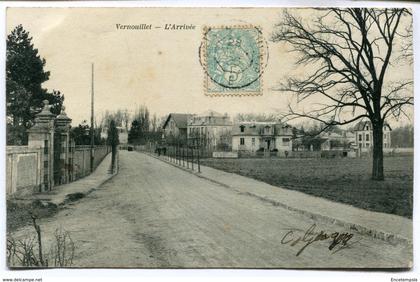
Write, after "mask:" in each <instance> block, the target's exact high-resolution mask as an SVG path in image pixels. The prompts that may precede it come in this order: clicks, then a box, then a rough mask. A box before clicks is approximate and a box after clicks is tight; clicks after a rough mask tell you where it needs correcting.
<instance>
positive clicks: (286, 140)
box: [282, 138, 290, 146]
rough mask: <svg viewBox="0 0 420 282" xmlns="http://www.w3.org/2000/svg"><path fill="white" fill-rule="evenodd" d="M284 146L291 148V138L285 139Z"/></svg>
mask: <svg viewBox="0 0 420 282" xmlns="http://www.w3.org/2000/svg"><path fill="white" fill-rule="evenodd" d="M282 141H283V146H289V142H290V138H283V139H282Z"/></svg>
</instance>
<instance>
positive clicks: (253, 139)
mask: <svg viewBox="0 0 420 282" xmlns="http://www.w3.org/2000/svg"><path fill="white" fill-rule="evenodd" d="M251 142H252V146H255V138H252V139H251Z"/></svg>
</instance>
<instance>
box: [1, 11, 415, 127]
mask: <svg viewBox="0 0 420 282" xmlns="http://www.w3.org/2000/svg"><path fill="white" fill-rule="evenodd" d="M281 12H282V9H280V8H265V9H255V8H247V9H240V8H236V9H235V8H230V9H228V8H224V9H218V8H204V9H203V8H202V9H193V8H183V9H176V8H167V9H162V8H9V9H8V10H7V33H9V32H10V31H11V30H12V29H13V28H14V27H15V26H16V25H18V24H22V25H23V27H24V28H25V29H26V30H27V31H29V32H30V34H31V36H32V37H33V42H34V45H35V47H36V48H38V50H39V53H40V55H41V57H43V58H45V59H46V66H45V70H48V71H50V72H51V75H50V80H49V81H48V82H46V83H45V84H44V87H46V88H48V89H50V90H52V89H56V90H60V91H61V92H62V93H63V94H64V96H65V101H64V105H65V106H66V112H67V114H68V116H69V117H70V118H72V119H73V125H77V124H78V123H80V122H81V121H82V120H89V119H90V93H91V63H92V62H94V63H95V112H96V117H97V120H98V119H99V117H100V116H101V114H102V113H103V112H104V111H105V110H109V111H114V110H117V109H128V110H129V111H130V112H134V110H135V109H136V108H137V107H139V106H140V105H143V104H144V105H146V106H147V107H148V108H149V110H150V111H151V112H152V113H156V114H157V115H158V116H163V115H166V114H168V113H170V112H178V113H200V112H204V111H206V110H208V109H211V110H215V111H217V112H220V113H225V112H227V113H228V114H230V115H231V116H234V115H235V114H236V113H249V112H257V113H258V112H267V113H270V112H276V111H285V110H286V106H287V104H288V102H287V101H288V97H287V96H286V95H284V94H282V93H280V92H277V91H273V90H271V89H272V88H273V87H275V86H276V85H277V84H278V82H279V81H280V80H281V79H282V78H283V77H285V76H287V75H288V74H290V73H292V72H293V73H294V74H299V73H302V72H303V71H304V69H303V68H300V69H299V68H297V69H296V67H295V66H294V57H293V55H292V54H290V53H287V51H286V48H285V45H283V44H279V43H272V42H270V40H269V39H270V36H271V33H272V29H273V25H274V24H275V23H276V22H278V21H279V19H280V17H281V14H282V13H281ZM295 13H300V14H301V16H302V17H303V18H305V17H309V16H310V15H311V11H310V10H304V9H300V10H295ZM171 23H172V24H187V25H188V24H193V25H196V28H195V30H177V31H176V30H175V31H167V30H163V29H152V30H117V28H116V24H122V25H124V24H132V25H133V24H152V25H153V26H164V25H165V24H171ZM235 24H252V25H258V26H260V27H261V28H262V31H263V36H264V37H265V39H266V40H267V42H268V50H269V60H268V65H267V68H266V69H265V71H264V75H263V95H262V96H254V97H208V96H205V95H204V89H203V80H204V71H203V69H202V67H201V65H200V62H199V57H198V49H199V46H200V43H201V40H202V28H203V27H204V26H205V25H208V26H219V25H235ZM397 70H398V71H393V72H392V77H393V78H394V79H395V78H399V77H400V78H401V79H407V78H410V77H412V75H413V73H412V67H411V66H407V65H403V66H397ZM391 124H392V122H391ZM394 124H395V123H394Z"/></svg>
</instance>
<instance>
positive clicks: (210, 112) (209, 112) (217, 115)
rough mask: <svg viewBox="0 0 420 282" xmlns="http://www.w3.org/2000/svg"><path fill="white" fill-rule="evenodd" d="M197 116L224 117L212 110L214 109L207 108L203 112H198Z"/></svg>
mask: <svg viewBox="0 0 420 282" xmlns="http://www.w3.org/2000/svg"><path fill="white" fill-rule="evenodd" d="M197 116H199V117H223V115H222V114H220V113H218V112H215V111H212V110H207V111H205V112H203V113H201V114H198V115H197Z"/></svg>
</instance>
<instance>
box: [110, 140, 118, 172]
mask: <svg viewBox="0 0 420 282" xmlns="http://www.w3.org/2000/svg"><path fill="white" fill-rule="evenodd" d="M116 154H117V146H115V145H112V146H111V173H114V170H115V156H116Z"/></svg>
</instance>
